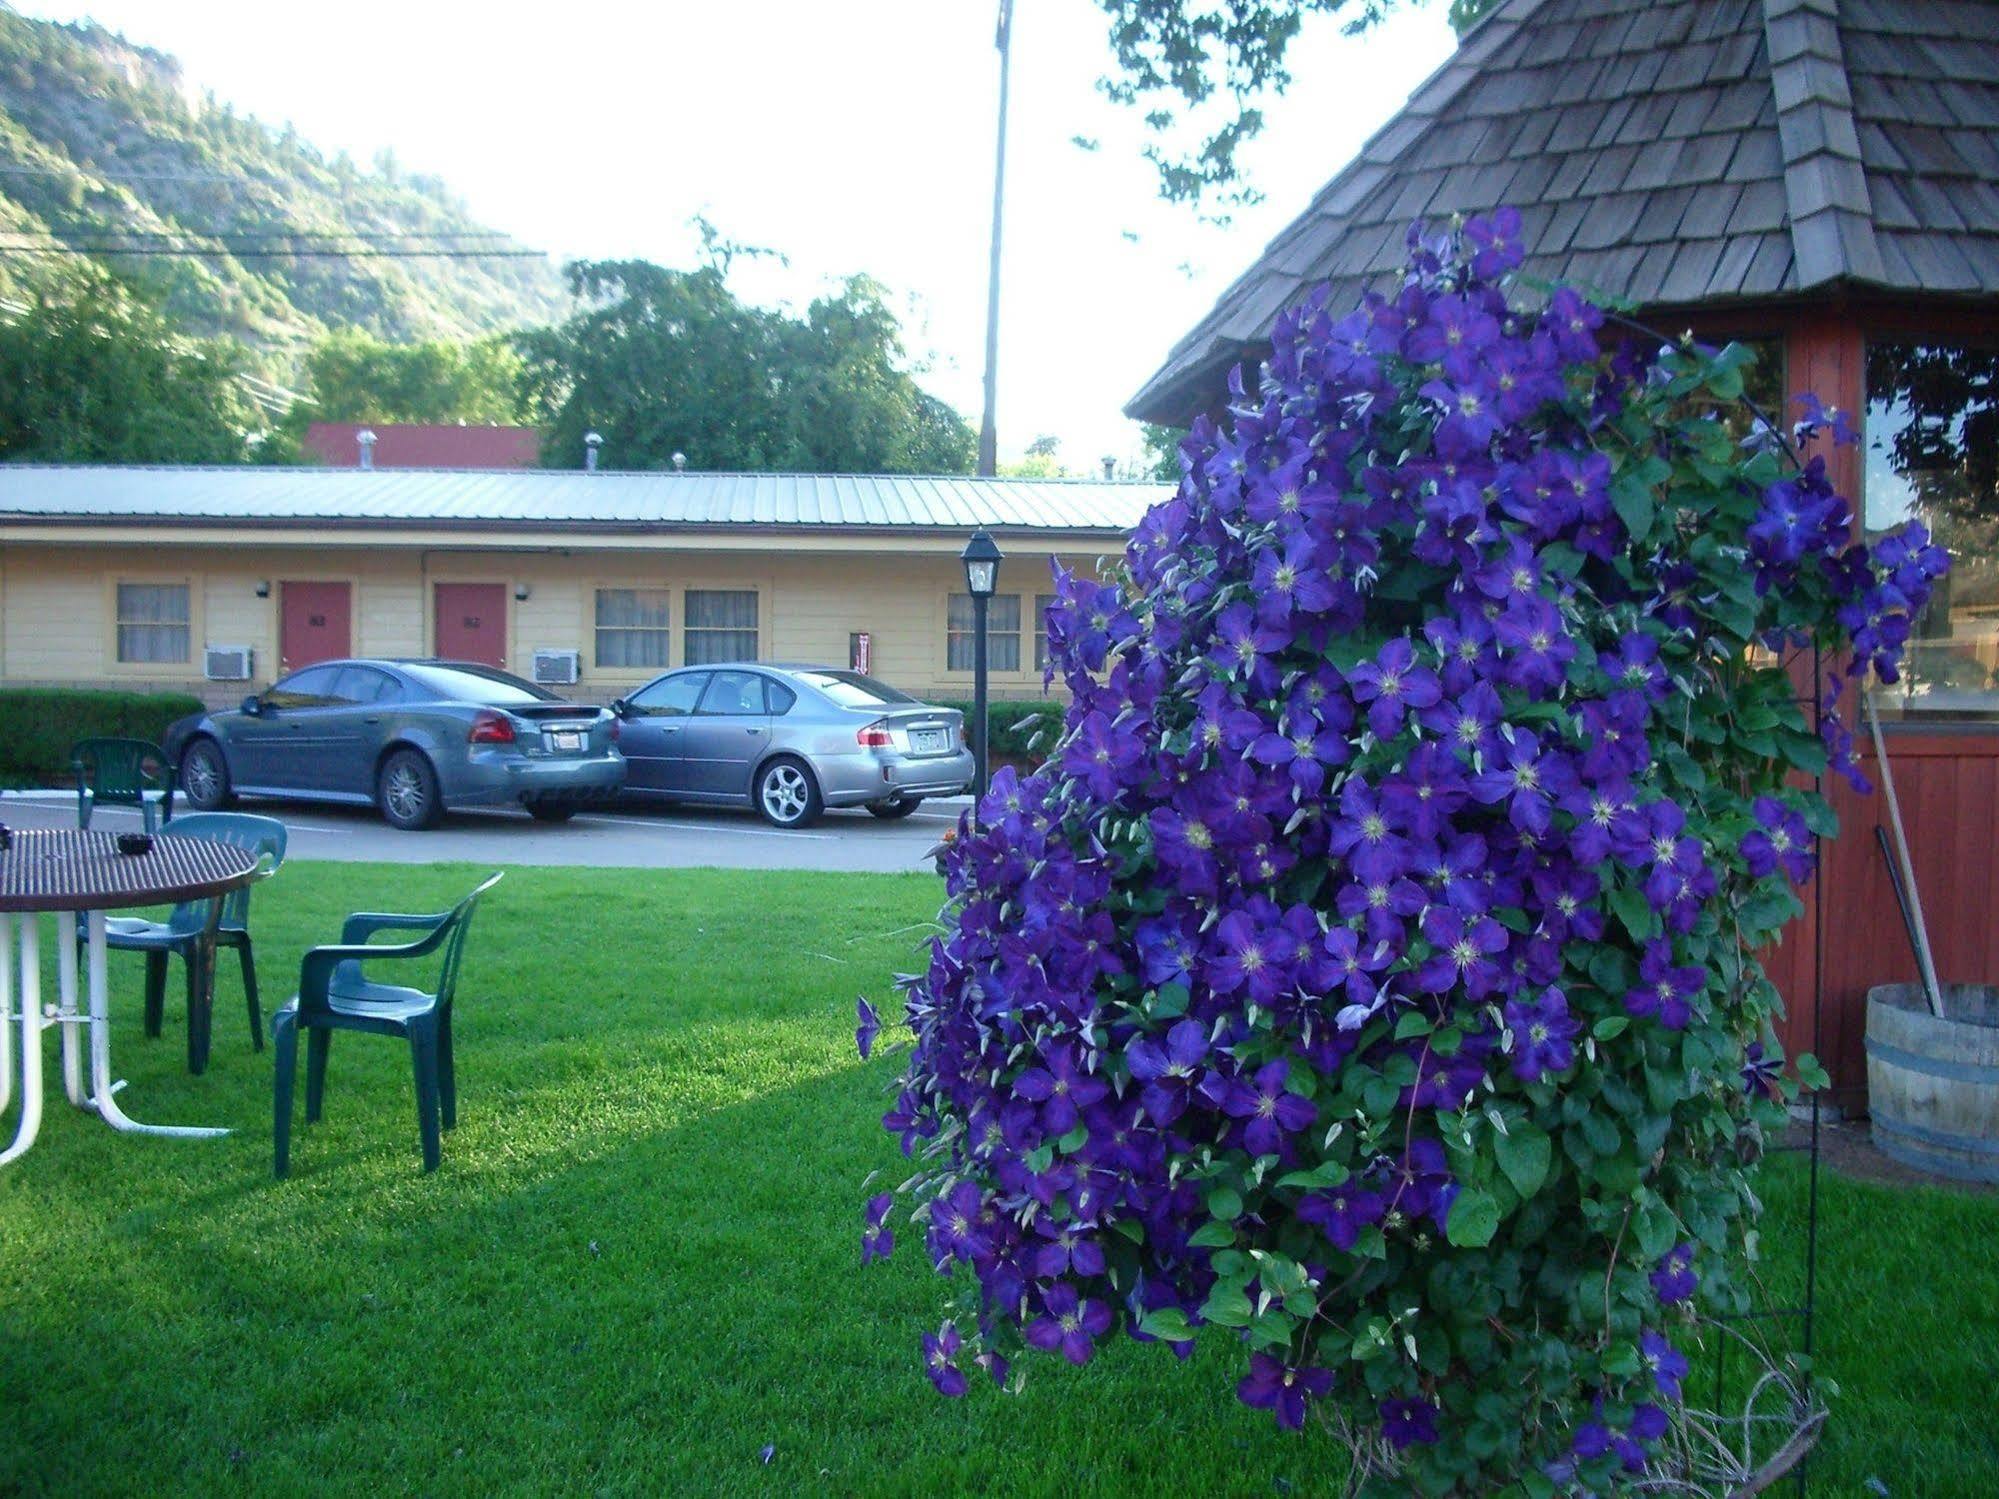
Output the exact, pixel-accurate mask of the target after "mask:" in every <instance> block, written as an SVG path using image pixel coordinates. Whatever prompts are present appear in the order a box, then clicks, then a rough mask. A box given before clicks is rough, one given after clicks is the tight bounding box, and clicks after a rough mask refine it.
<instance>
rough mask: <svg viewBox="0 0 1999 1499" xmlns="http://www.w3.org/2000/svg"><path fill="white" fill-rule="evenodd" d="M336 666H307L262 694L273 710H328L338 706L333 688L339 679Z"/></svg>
mask: <svg viewBox="0 0 1999 1499" xmlns="http://www.w3.org/2000/svg"><path fill="white" fill-rule="evenodd" d="M340 672H341V668H340V667H338V666H308V667H307V668H306V669H305V670H304V671H295V672H293V673H292V674H291V675H290V676H288V677H286V678H285V679H284V680H283V681H281V682H279V683H277V684H276V685H275V686H274V687H272V688H271V690H270V691H269V692H267V693H265V694H264V701H265V702H266V703H269V704H270V705H271V706H272V707H273V708H330V707H335V706H337V705H338V704H339V702H340V698H339V697H338V696H337V695H336V693H335V692H334V686H335V684H336V683H337V682H338V681H339V679H340Z"/></svg>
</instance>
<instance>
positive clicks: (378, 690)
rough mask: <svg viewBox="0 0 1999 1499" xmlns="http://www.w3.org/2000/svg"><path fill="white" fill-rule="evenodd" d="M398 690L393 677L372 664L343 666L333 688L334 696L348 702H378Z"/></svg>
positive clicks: (393, 694) (391, 695)
mask: <svg viewBox="0 0 1999 1499" xmlns="http://www.w3.org/2000/svg"><path fill="white" fill-rule="evenodd" d="M400 690H401V689H400V688H399V687H397V685H396V681H395V678H393V677H391V676H390V675H389V674H388V673H387V672H385V671H377V670H376V669H375V668H374V667H372V666H343V667H342V668H341V669H340V679H339V681H337V682H336V683H335V684H334V688H333V691H334V694H335V696H337V697H339V698H340V699H341V700H342V701H344V702H349V703H379V702H381V701H383V700H384V699H385V698H391V697H394V696H395V695H396V694H397V693H398V692H399V691H400Z"/></svg>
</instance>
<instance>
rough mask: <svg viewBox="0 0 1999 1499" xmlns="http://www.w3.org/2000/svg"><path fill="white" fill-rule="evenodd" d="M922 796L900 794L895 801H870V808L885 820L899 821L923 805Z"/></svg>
mask: <svg viewBox="0 0 1999 1499" xmlns="http://www.w3.org/2000/svg"><path fill="white" fill-rule="evenodd" d="M922 802H923V798H922V797H920V796H898V797H896V798H895V799H894V800H893V801H886V802H869V803H868V810H869V811H870V812H872V813H874V814H875V816H877V817H879V818H880V819H881V820H882V821H883V822H899V821H901V820H902V819H903V818H905V817H907V816H909V814H910V813H912V812H914V811H915V810H916V809H917V807H919V806H920V805H922Z"/></svg>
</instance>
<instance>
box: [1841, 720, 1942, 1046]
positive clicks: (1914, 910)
mask: <svg viewBox="0 0 1999 1499" xmlns="http://www.w3.org/2000/svg"><path fill="white" fill-rule="evenodd" d="M1860 711H1861V712H1863V713H1865V714H1866V715H1867V729H1868V732H1869V733H1870V734H1872V735H1873V736H1874V758H1875V760H1876V761H1877V762H1879V764H1880V766H1881V790H1882V792H1883V793H1884V794H1885V796H1886V799H1887V802H1888V822H1889V825H1890V826H1891V827H1892V828H1893V829H1894V832H1895V852H1896V853H1897V854H1899V855H1900V856H1901V860H1902V880H1903V882H1904V883H1905V884H1906V885H1907V886H1908V895H1909V913H1910V915H1911V917H1913V919H1914V922H1915V928H1916V969H1917V972H1918V973H1920V974H1921V976H1922V980H1923V996H1924V998H1926V999H1927V1000H1929V1002H1930V1013H1931V1014H1932V1015H1934V1016H1936V1017H1937V1019H1939V1020H1941V1019H1943V990H1942V989H1940V988H1939V987H1938V986H1937V965H1936V959H1935V957H1934V956H1933V955H1932V953H1931V950H1930V931H1929V927H1928V925H1927V924H1926V923H1925V922H1924V921H1923V893H1922V891H1921V890H1919V889H1918V888H1917V887H1916V866H1915V863H1914V861H1913V860H1911V859H1910V857H1909V835H1908V832H1907V830H1906V829H1904V827H1903V826H1902V804H1901V802H1900V801H1899V800H1897V799H1896V796H1895V772H1894V770H1893V769H1892V768H1891V767H1890V766H1889V764H1888V746H1887V743H1886V741H1884V740H1883V739H1882V737H1881V716H1880V714H1878V713H1876V712H1875V711H1874V699H1873V697H1872V696H1870V695H1869V693H1868V692H1867V690H1866V688H1865V686H1863V687H1862V688H1861V692H1860Z"/></svg>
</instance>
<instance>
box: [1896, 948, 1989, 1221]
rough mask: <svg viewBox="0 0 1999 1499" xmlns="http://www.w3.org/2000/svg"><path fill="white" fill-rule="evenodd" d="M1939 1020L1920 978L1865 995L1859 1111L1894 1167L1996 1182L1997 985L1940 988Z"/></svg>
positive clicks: (1960, 985)
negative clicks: (1863, 1094) (1862, 1104)
mask: <svg viewBox="0 0 1999 1499" xmlns="http://www.w3.org/2000/svg"><path fill="white" fill-rule="evenodd" d="M1943 1010H1944V1013H1943V1016H1942V1017H1941V1018H1939V1017H1937V1016H1935V1015H1932V1014H1931V1013H1930V1007H1929V1002H1928V1001H1927V1000H1926V999H1924V997H1923V990H1922V986H1921V985H1920V984H1884V985H1882V986H1881V987H1879V988H1875V989H1870V990H1868V991H1867V1094H1868V1100H1867V1110H1868V1113H1869V1115H1870V1116H1871V1117H1872V1119H1873V1129H1874V1143H1875V1145H1876V1146H1878V1147H1879V1148H1880V1149H1881V1150H1882V1151H1883V1152H1884V1153H1885V1154H1887V1155H1890V1156H1892V1157H1894V1158H1895V1159H1896V1160H1898V1161H1900V1162H1902V1163H1903V1164H1904V1165H1908V1166H1915V1167H1917V1168H1919V1169H1921V1170H1924V1171H1934V1172H1936V1173H1937V1174H1938V1175H1940V1176H1951V1177H1956V1178H1957V1179H1958V1180H1960V1181H1978V1182H1999V989H1994V988H1989V987H1987V986H1985V985H1983V984H1946V985H1944V987H1943Z"/></svg>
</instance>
